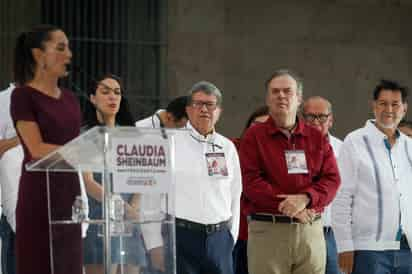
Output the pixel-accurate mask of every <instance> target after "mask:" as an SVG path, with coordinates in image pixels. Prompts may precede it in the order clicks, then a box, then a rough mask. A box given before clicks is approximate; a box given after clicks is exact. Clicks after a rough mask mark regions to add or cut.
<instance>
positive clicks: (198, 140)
mask: <svg viewBox="0 0 412 274" xmlns="http://www.w3.org/2000/svg"><path fill="white" fill-rule="evenodd" d="M190 136H191V137H192V138H193V139H194V140H196V141H197V142H198V143H206V144H208V145H212V149H213V152H215V147H217V148H218V149H223V147H222V146H221V145H218V144H215V143H213V142H208V141H204V140H201V139H199V138H197V137H196V136H193V134H192V133H190Z"/></svg>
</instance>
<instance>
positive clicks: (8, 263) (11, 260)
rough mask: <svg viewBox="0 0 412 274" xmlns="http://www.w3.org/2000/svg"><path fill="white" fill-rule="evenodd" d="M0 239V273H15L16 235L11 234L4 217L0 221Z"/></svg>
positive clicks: (11, 231)
mask: <svg viewBox="0 0 412 274" xmlns="http://www.w3.org/2000/svg"><path fill="white" fill-rule="evenodd" d="M0 237H1V271H2V273H3V274H15V273H16V256H15V253H14V249H15V248H14V239H15V237H16V234H15V233H14V232H13V230H12V228H11V226H10V224H9V222H8V221H7V218H6V216H4V215H2V216H1V219H0Z"/></svg>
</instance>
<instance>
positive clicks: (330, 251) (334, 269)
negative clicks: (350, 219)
mask: <svg viewBox="0 0 412 274" xmlns="http://www.w3.org/2000/svg"><path fill="white" fill-rule="evenodd" d="M323 234H324V235H325V242H326V271H325V274H340V271H339V265H338V251H337V249H336V241H335V235H334V234H333V230H332V228H331V227H327V228H326V227H324V228H323Z"/></svg>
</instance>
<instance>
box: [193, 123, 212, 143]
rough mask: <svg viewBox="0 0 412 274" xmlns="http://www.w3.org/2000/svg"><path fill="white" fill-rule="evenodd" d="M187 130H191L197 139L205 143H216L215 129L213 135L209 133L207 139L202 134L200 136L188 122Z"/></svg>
mask: <svg viewBox="0 0 412 274" xmlns="http://www.w3.org/2000/svg"><path fill="white" fill-rule="evenodd" d="M186 128H187V129H190V131H191V133H190V134H192V135H193V136H194V137H195V138H197V139H199V140H202V141H205V142H214V140H215V139H216V131H215V130H214V129H213V131H212V132H211V133H209V134H208V135H207V136H206V137H205V136H203V135H202V134H200V133H199V132H198V131H197V130H196V129H195V128H194V127H193V125H192V124H191V123H190V121H188V122H187V123H186Z"/></svg>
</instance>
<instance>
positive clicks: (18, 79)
mask: <svg viewBox="0 0 412 274" xmlns="http://www.w3.org/2000/svg"><path fill="white" fill-rule="evenodd" d="M58 30H61V29H60V28H58V27H56V26H52V25H38V26H35V27H33V28H32V29H31V30H29V31H26V32H22V33H20V34H19V36H18V37H17V40H16V46H15V48H14V66H13V74H14V75H13V78H14V82H15V83H17V84H19V85H24V84H26V83H27V82H29V81H31V80H32V79H33V78H34V73H35V70H36V66H37V64H36V60H35V59H34V57H33V53H32V49H35V48H38V49H44V43H45V42H47V41H49V40H50V39H51V37H50V36H51V35H50V34H51V33H52V32H54V31H58Z"/></svg>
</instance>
